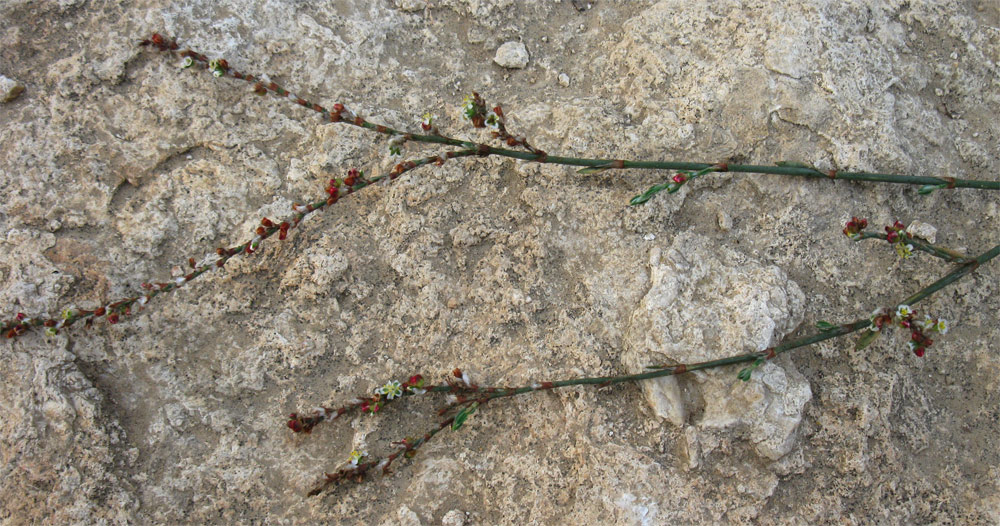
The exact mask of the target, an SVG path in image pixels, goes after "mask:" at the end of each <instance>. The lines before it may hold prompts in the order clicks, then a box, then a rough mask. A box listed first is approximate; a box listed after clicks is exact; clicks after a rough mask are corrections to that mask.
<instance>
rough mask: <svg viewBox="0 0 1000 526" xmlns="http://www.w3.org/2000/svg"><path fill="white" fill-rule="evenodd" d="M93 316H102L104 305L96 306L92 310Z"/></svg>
mask: <svg viewBox="0 0 1000 526" xmlns="http://www.w3.org/2000/svg"><path fill="white" fill-rule="evenodd" d="M94 316H104V307H98V308H97V310H95V311H94Z"/></svg>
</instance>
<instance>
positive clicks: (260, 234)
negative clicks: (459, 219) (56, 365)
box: [0, 149, 477, 338]
mask: <svg viewBox="0 0 1000 526" xmlns="http://www.w3.org/2000/svg"><path fill="white" fill-rule="evenodd" d="M476 153H477V152H476V151H475V150H470V149H466V150H451V151H446V152H444V153H441V154H438V155H432V156H428V157H424V158H421V159H417V160H415V161H405V162H402V163H400V164H397V165H396V167H395V168H393V170H392V171H391V172H389V173H388V174H383V175H379V176H374V177H372V178H370V179H366V178H364V177H363V176H348V177H346V178H343V179H335V180H332V181H331V183H335V184H331V186H330V187H328V188H327V193H328V194H329V196H328V197H327V198H325V199H321V200H318V201H315V202H313V203H309V204H305V205H302V204H295V205H293V206H292V209H293V210H294V212H295V214H294V215H293V216H292V217H291V218H290V220H289V221H282V222H280V223H275V222H273V221H271V220H270V219H267V218H264V219H262V220H261V225H260V226H258V227H257V230H256V232H255V233H256V236H254V238H253V239H251V240H249V241H247V242H245V243H243V244H240V245H236V246H234V247H230V248H218V249H216V251H215V253H214V254H211V255H208V256H205V257H204V258H202V260H201V261H202V263H198V262H196V261H195V259H194V258H190V259H188V264H189V266H190V267H191V271H190V272H189V273H187V274H185V275H184V276H180V277H177V278H175V279H173V280H172V281H170V282H166V283H155V284H151V283H143V284H142V287H143V288H144V289H146V290H147V291H148V292H146V293H145V294H139V295H136V296H130V297H127V298H123V299H119V300H116V301H112V302H110V303H107V304H105V305H102V306H100V307H98V308H96V309H93V310H87V309H77V308H67V309H64V310H63V311H62V314H61V315H60V316H58V317H44V316H43V317H37V318H34V317H28V316H25V315H24V314H20V313H19V314H18V315H17V316H15V318H14V319H13V320H10V321H8V322H6V323H4V324H3V326H2V327H0V334H5V335H6V336H7V338H15V337H17V336H20V335H22V334H25V333H26V332H28V331H30V330H31V329H34V328H37V327H45V328H46V330H47V331H48V332H49V333H50V334H53V335H54V334H55V333H56V332H58V331H59V330H61V329H64V328H67V327H69V326H71V325H73V324H74V323H76V322H78V321H80V320H84V321H85V323H86V324H87V326H89V325H90V324H92V323H93V321H94V319H95V318H100V317H106V319H107V321H108V323H112V324H114V323H118V322H119V321H121V318H122V317H123V316H128V315H130V314H132V309H133V307H135V308H136V309H137V310H142V309H143V308H144V307H145V306H146V304H147V303H148V302H149V300H152V299H153V298H155V297H157V296H159V295H161V294H165V293H168V292H171V291H174V290H177V289H178V288H180V287H182V286H184V285H186V284H187V283H189V282H191V281H194V280H195V279H197V278H198V277H199V276H201V275H202V274H204V273H206V272H208V271H209V270H213V269H218V268H222V267H224V266H225V265H226V263H227V262H228V261H229V260H230V259H232V258H233V257H234V256H238V255H250V254H253V253H254V252H256V251H257V250H259V248H260V245H261V243H262V242H263V241H264V240H266V239H268V238H269V237H271V236H273V235H274V234H276V233H277V234H278V239H279V240H284V239H285V238H286V236H287V235H288V231H289V230H290V229H293V228H295V227H297V226H298V225H299V223H301V222H302V220H303V219H305V218H306V217H308V216H309V215H311V214H312V213H313V212H316V211H318V210H322V209H324V208H326V207H328V206H331V205H333V204H335V203H336V202H337V201H339V200H340V199H341V198H343V197H346V196H348V195H351V194H353V193H354V192H357V191H359V190H361V189H363V188H365V187H368V186H371V185H373V184H375V183H377V182H379V181H382V180H385V181H392V180H395V179H396V178H397V177H399V176H400V175H402V174H403V173H405V172H408V171H410V170H413V169H414V168H418V167H420V166H424V165H427V164H431V163H438V164H440V163H443V162H445V161H446V160H448V159H453V158H456V157H468V156H471V155H476Z"/></svg>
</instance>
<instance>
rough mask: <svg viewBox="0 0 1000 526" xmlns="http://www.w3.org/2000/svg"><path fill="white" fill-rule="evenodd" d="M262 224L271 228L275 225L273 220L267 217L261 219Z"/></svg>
mask: <svg viewBox="0 0 1000 526" xmlns="http://www.w3.org/2000/svg"><path fill="white" fill-rule="evenodd" d="M260 224H261V226H263V227H264V228H271V227H272V226H274V223H272V222H271V220H270V219H268V218H266V217H265V218H264V219H261V220H260Z"/></svg>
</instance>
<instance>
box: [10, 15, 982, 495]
mask: <svg viewBox="0 0 1000 526" xmlns="http://www.w3.org/2000/svg"><path fill="white" fill-rule="evenodd" d="M140 45H141V46H145V47H149V48H152V49H156V50H159V51H161V52H164V54H165V55H166V56H172V55H173V56H179V57H181V59H182V62H181V66H182V67H183V68H185V69H191V70H200V71H206V72H209V73H210V74H211V75H212V76H213V77H215V78H219V79H236V80H242V81H245V82H247V83H249V84H250V86H251V89H252V91H253V93H255V94H257V95H261V96H266V95H268V94H273V95H276V96H278V97H279V98H284V99H288V100H291V101H293V102H295V103H296V104H298V105H299V106H302V107H304V108H307V109H309V110H312V111H314V112H316V113H317V114H318V115H319V117H320V118H321V119H322V120H323V121H324V122H335V123H343V124H347V125H353V126H357V127H360V128H364V129H367V130H370V131H373V132H375V133H378V134H382V135H385V136H387V137H388V138H389V141H388V150H389V154H390V155H391V156H401V155H403V152H404V150H405V148H406V147H407V145H408V144H410V143H423V144H431V145H437V146H438V147H443V148H444V150H442V151H439V152H437V153H434V154H432V155H425V156H423V157H420V158H416V159H412V160H405V161H402V162H400V163H398V164H396V165H395V166H394V167H393V169H392V170H390V171H389V172H388V173H385V174H378V175H371V176H366V175H365V173H364V171H362V170H359V169H356V168H350V169H348V170H346V171H345V172H344V173H345V175H344V176H343V177H335V178H332V179H330V180H329V181H328V182H327V184H326V185H325V187H324V192H323V194H322V196H321V197H319V198H316V199H315V200H313V201H312V202H308V201H307V202H306V204H300V203H295V204H294V205H293V206H292V213H291V215H290V216H289V217H288V218H286V219H284V220H277V221H274V220H271V219H269V218H266V217H265V218H262V219H261V221H260V224H259V226H258V227H257V228H256V229H255V231H254V232H253V234H254V235H253V237H252V238H251V239H250V240H248V241H246V242H244V243H243V244H240V245H236V246H234V247H229V248H218V249H216V250H215V251H214V252H212V253H209V254H208V255H206V256H204V257H202V258H201V259H200V260H196V259H195V258H189V259H188V261H187V263H188V266H189V267H190V271H189V272H188V273H187V274H184V275H183V276H179V277H176V278H174V279H172V280H171V281H167V282H155V283H143V284H142V289H143V292H140V293H138V294H136V295H135V296H132V297H128V298H124V299H120V300H116V301H112V302H109V303H106V304H104V305H102V306H99V307H97V308H95V309H79V308H76V307H71V308H67V309H64V310H63V311H62V314H61V315H60V316H58V317H53V318H47V317H44V316H40V317H30V316H27V315H25V314H22V313H17V314H16V315H15V316H14V317H13V319H11V321H9V322H7V323H5V324H4V325H3V326H2V328H0V330H2V332H3V333H4V334H5V335H6V336H7V337H8V338H15V337H18V336H21V335H23V334H25V333H27V332H29V331H30V330H31V329H33V328H36V327H44V329H45V331H46V332H47V333H48V334H50V335H52V334H55V333H57V332H58V331H59V330H60V329H64V328H68V327H70V326H72V325H74V323H76V322H78V321H80V320H84V323H85V325H87V326H90V325H91V324H92V323H93V321H94V320H95V319H99V318H104V319H106V321H107V322H108V323H112V324H113V323H118V322H120V321H121V320H122V319H123V317H126V316H128V315H130V314H132V313H133V312H134V311H138V310H141V309H143V308H144V307H146V306H147V305H148V303H149V302H150V300H152V299H154V298H155V297H157V296H159V295H161V294H163V293H166V292H170V291H173V290H176V289H177V288H179V287H181V286H184V285H186V284H188V283H189V282H191V281H193V280H195V279H196V278H198V277H199V276H200V275H202V274H203V273H205V272H207V271H209V270H213V269H221V268H223V267H224V266H225V264H226V262H227V261H229V260H230V259H231V258H233V257H236V256H238V255H240V256H242V255H247V256H248V255H251V254H254V253H255V252H257V251H259V250H260V249H261V247H262V244H263V242H264V241H266V240H267V239H269V238H271V237H272V236H274V235H275V234H277V235H278V239H279V240H284V239H286V238H287V236H288V234H289V231H290V230H291V229H293V228H296V227H298V226H299V225H300V224H301V222H302V221H303V220H304V219H305V218H306V217H307V216H309V215H310V214H313V213H315V212H317V211H320V210H324V209H327V208H329V207H331V206H333V205H334V204H336V203H337V202H338V201H339V200H340V199H342V198H345V197H347V196H349V195H351V194H353V193H355V192H357V191H360V190H362V189H364V188H366V187H368V186H370V185H373V184H376V183H379V182H385V183H390V182H392V181H393V180H395V179H397V178H398V177H400V176H401V175H403V174H405V173H406V172H409V171H410V170H414V169H417V168H420V167H423V166H427V165H441V164H443V163H445V162H447V161H448V160H449V159H454V158H458V157H470V156H478V157H487V156H500V157H508V158H513V159H518V160H522V161H529V162H539V163H550V164H559V165H566V166H576V167H581V169H580V170H579V173H581V174H595V173H600V172H603V171H606V170H612V169H643V170H672V171H675V173H673V175H671V176H670V177H669V178H668V179H667V180H666V181H665V182H663V183H659V184H656V185H653V186H651V187H650V188H649V189H648V190H646V191H645V192H643V193H642V194H640V195H638V196H635V197H634V198H632V200H631V201H630V204H631V205H633V206H638V205H642V204H644V203H646V202H648V201H649V200H650V199H652V198H653V197H654V196H655V195H656V194H658V193H660V192H662V191H664V190H666V191H667V193H674V192H677V191H679V190H680V189H681V188H682V187H683V186H684V185H687V184H689V183H691V182H692V181H694V180H696V179H698V178H701V177H704V176H707V175H710V174H713V173H723V172H729V173H744V174H776V175H786V176H793V177H807V178H825V179H830V180H845V181H851V182H858V181H867V182H875V183H892V184H908V185H918V186H919V188H918V193H919V194H921V195H925V194H929V193H932V192H934V191H937V190H949V189H958V188H969V189H978V190H1000V181H981V180H970V179H958V178H953V177H926V176H906V175H896V174H882V173H869V172H848V171H840V170H821V169H818V168H816V167H813V166H809V165H805V164H801V163H791V162H779V163H776V164H774V165H745V164H735V163H730V162H725V161H724V162H715V163H701V162H687V161H632V160H623V159H592V158H580V157H564V156H555V155H549V154H548V153H546V152H545V151H543V150H541V149H538V148H536V147H534V146H532V145H531V144H530V143H529V142H528V140H527V139H526V138H525V137H524V136H521V135H516V134H513V133H511V132H510V131H509V130H508V127H507V122H506V117H505V114H504V111H503V108H502V107H500V106H499V105H497V106H494V107H493V108H492V109H491V108H490V107H489V106H488V105H487V104H486V102H485V100H483V98H482V97H481V96H480V95H479V94H478V93H472V94H471V95H469V96H468V97H466V99H465V101H464V103H463V106H462V115H463V117H464V118H465V119H467V120H468V121H469V122H470V123H471V124H472V125H473V127H475V128H488V129H489V130H490V131H491V133H490V135H491V137H492V138H493V139H495V140H496V141H497V142H499V143H500V144H501V145H502V146H499V147H498V146H494V145H490V144H486V143H482V142H476V141H472V140H464V139H458V138H453V137H449V136H446V135H443V134H442V133H441V131H440V130H439V129H438V126H437V122H436V121H437V119H436V118H435V117H434V115H432V114H431V113H430V112H428V113H425V114H424V115H423V117H422V118H421V119H420V121H419V123H420V125H419V127H420V131H421V132H423V133H420V132H406V131H402V130H397V129H394V128H391V127H388V126H385V125H382V124H377V123H374V122H372V121H369V120H367V119H365V118H364V117H361V116H360V115H358V114H356V113H354V112H353V111H351V110H350V109H348V108H347V107H346V106H345V105H344V104H342V103H335V104H333V105H331V106H330V108H326V107H324V106H321V105H319V104H316V103H313V102H310V101H308V100H306V99H304V98H302V97H300V96H298V95H296V94H294V93H291V92H289V91H288V90H286V89H284V88H283V87H281V86H280V85H278V84H276V83H274V82H270V81H267V80H264V79H262V78H260V77H258V76H256V75H252V74H248V73H242V72H239V71H237V70H235V69H234V68H232V67H231V66H230V64H229V63H228V62H227V61H226V60H225V59H221V58H220V59H209V58H208V57H206V56H205V55H202V54H200V53H198V52H196V51H193V50H190V49H183V50H182V49H181V48H180V46H179V45H178V44H177V42H176V41H174V40H171V39H168V38H166V37H164V36H162V35H159V34H153V35H152V37H150V38H149V39H146V40H143V41H142V42H140ZM503 146H506V147H508V148H514V149H508V148H504V147H503ZM867 226H868V222H867V221H865V220H864V219H858V218H852V219H851V221H849V222H848V223H847V225H846V226H845V228H844V234H846V235H847V236H848V237H849V238H851V239H853V240H855V241H860V240H863V239H881V240H884V241H886V242H888V243H889V244H890V245H892V247H893V248H894V250H895V251H896V253H897V254H898V255H899V256H900V257H903V258H906V257H910V256H912V255H913V254H914V252H915V251H916V252H926V253H928V254H931V255H933V256H935V257H938V258H941V259H943V260H945V261H947V262H951V263H955V264H956V267H955V268H954V269H953V270H952V271H950V272H949V273H948V274H946V275H945V276H944V277H942V278H941V279H939V280H937V281H935V282H934V283H932V284H930V285H928V286H927V287H925V288H923V289H921V290H920V291H918V292H916V293H915V294H913V295H911V296H909V297H907V298H905V299H903V300H901V301H899V302H898V303H895V304H894V305H891V306H888V307H881V308H879V309H877V310H875V312H873V313H872V314H871V315H869V316H865V317H863V318H861V319H858V320H856V321H853V322H849V323H844V324H839V325H838V324H833V323H829V322H825V321H820V322H818V323H817V324H816V327H817V329H818V332H817V333H815V334H812V335H810V336H806V337H802V338H798V339H795V340H791V341H786V342H783V343H781V344H779V345H776V346H774V347H770V348H768V349H765V350H763V351H759V352H751V353H744V354H738V355H734V356H729V357H726V358H721V359H717V360H710V361H706V362H698V363H690V364H670V365H651V366H650V367H649V370H648V371H646V372H643V373H639V374H629V375H616V376H605V377H580V378H570V379H565V380H555V381H536V382H533V383H531V384H529V385H524V386H515V387H481V386H478V385H476V384H474V383H472V381H471V380H470V378H469V376H468V374H466V373H463V372H462V371H461V370H459V369H455V370H454V371H453V374H452V375H451V377H449V378H448V380H447V381H446V382H444V383H441V384H429V383H427V382H426V381H425V379H424V378H423V376H421V375H419V374H418V375H413V376H410V377H409V378H407V379H406V380H391V381H389V382H386V383H384V384H383V385H381V386H380V387H378V388H376V389H374V390H373V391H372V392H371V393H370V394H366V395H363V396H359V397H357V398H355V399H353V400H351V401H350V402H348V403H347V404H346V405H343V406H341V407H338V408H326V407H319V408H316V409H313V410H312V411H311V412H309V413H292V414H291V415H290V416H289V418H288V420H287V422H286V425H287V427H288V428H289V429H290V430H291V431H293V432H295V433H309V432H311V431H312V430H313V428H315V427H316V426H317V425H319V424H320V423H323V422H326V421H331V420H337V419H338V418H340V417H341V416H343V415H345V414H348V413H352V412H360V413H362V414H367V415H372V416H375V415H378V414H380V413H381V412H382V411H383V410H384V408H385V407H387V406H389V405H390V404H395V403H396V402H398V401H400V400H404V399H406V398H409V397H411V396H417V395H425V394H432V393H437V394H444V395H445V396H446V397H447V398H446V401H445V404H444V405H443V406H442V407H441V408H440V409H439V411H438V414H437V418H439V419H441V420H437V421H435V422H433V423H432V424H431V425H430V426H429V428H428V430H426V431H425V432H424V433H423V434H422V435H416V436H408V437H405V438H403V439H401V440H399V441H397V442H394V443H393V445H394V447H395V451H394V452H392V453H390V454H387V455H385V456H381V457H379V456H369V455H368V453H367V451H364V450H359V449H355V450H353V451H352V452H351V453H350V454H349V455H348V456H347V458H346V460H345V462H344V464H343V467H341V468H340V469H339V470H337V471H335V472H332V473H326V474H324V476H323V477H322V481H321V483H320V484H319V485H318V486H317V487H316V488H315V489H314V490H313V491H312V492H311V493H310V494H317V493H319V492H321V491H322V490H323V489H326V488H328V487H330V486H331V485H334V484H335V483H337V482H339V481H348V480H354V481H359V480H363V479H364V478H365V477H366V475H367V474H369V473H371V472H381V473H387V472H388V471H389V468H390V466H391V464H392V463H393V462H394V461H395V460H396V459H397V458H398V457H400V456H403V457H412V456H413V455H415V454H416V452H417V450H418V449H419V448H420V447H421V446H422V445H423V444H425V443H426V442H427V441H429V440H431V439H432V438H433V437H434V436H435V435H436V434H437V433H438V432H440V431H441V430H443V429H446V428H451V429H452V430H458V429H459V428H461V427H462V426H463V425H464V423H465V422H466V421H467V420H468V419H469V418H470V417H471V416H472V415H473V414H474V413H476V412H477V411H479V410H480V409H482V408H483V407H484V406H486V405H487V404H488V403H489V402H491V401H492V400H495V399H498V398H509V397H513V396H518V395H523V394H528V393H532V392H535V391H541V390H549V389H556V388H561V387H568V386H575V385H591V386H597V387H601V386H608V385H612V384H618V383H623V382H637V381H642V380H646V379H651V378H658V377H663V376H670V375H679V374H685V373H689V372H692V371H697V370H704V369H711V368H716V367H723V366H730V365H735V364H748V365H746V366H745V367H744V368H743V369H741V370H740V371H739V373H738V375H737V377H738V378H739V379H740V380H743V381H749V380H750V379H751V377H752V375H753V372H754V370H756V369H757V368H758V367H760V366H761V365H763V364H764V363H766V362H767V361H768V360H770V359H772V358H774V357H776V356H777V355H779V354H781V353H784V352H787V351H790V350H793V349H797V348H801V347H805V346H808V345H811V344H814V343H817V342H820V341H824V340H827V339H831V338H836V337H840V336H844V335H847V334H851V333H854V332H858V331H863V332H862V335H861V338H860V339H859V341H858V342H857V345H856V348H857V349H859V350H860V349H863V348H864V347H865V346H867V345H869V344H870V343H871V342H872V341H874V340H875V338H877V337H878V336H879V335H881V334H883V333H885V332H886V330H887V329H888V328H890V327H898V328H902V329H906V330H907V331H908V332H909V336H910V339H909V341H908V345H909V348H910V349H911V350H912V351H913V353H914V354H916V355H917V356H923V355H924V353H925V352H926V350H927V348H928V347H930V346H931V345H932V344H933V343H934V340H933V339H932V338H931V336H932V335H933V336H935V337H936V335H938V334H940V335H944V334H946V333H947V331H948V324H947V322H946V321H945V320H942V319H938V318H935V317H932V316H930V315H927V314H924V316H923V317H919V316H918V312H917V311H916V310H915V309H914V307H913V306H914V305H915V304H917V303H918V302H920V301H921V300H923V299H925V298H927V297H929V296H930V295H932V294H934V293H935V292H937V291H938V290H940V289H942V288H944V287H946V286H948V285H949V284H951V283H953V282H955V281H957V280H959V279H962V278H963V277H964V276H966V275H967V274H969V273H971V272H973V271H975V270H976V268H978V267H979V266H980V265H982V264H983V263H985V262H987V261H990V260H991V259H993V258H995V257H997V256H998V255H1000V245H998V246H995V247H993V248H992V249H990V250H988V251H986V252H984V253H982V254H980V255H979V256H976V257H969V256H966V255H964V254H961V253H958V252H956V251H954V250H951V249H948V248H945V247H941V246H938V245H934V244H931V243H927V242H925V241H922V240H920V239H918V238H917V237H915V236H914V235H913V234H912V233H911V232H909V231H908V230H907V228H906V226H905V225H903V224H902V223H900V222H898V221H897V222H895V223H894V224H893V225H890V226H887V227H885V229H884V230H885V233H881V232H868V231H866V230H865V229H866V228H867Z"/></svg>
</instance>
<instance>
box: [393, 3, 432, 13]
mask: <svg viewBox="0 0 1000 526" xmlns="http://www.w3.org/2000/svg"><path fill="white" fill-rule="evenodd" d="M396 7H398V8H399V9H400V10H401V11H406V12H408V13H412V12H415V11H423V10H424V9H426V8H427V2H426V0H396Z"/></svg>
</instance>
